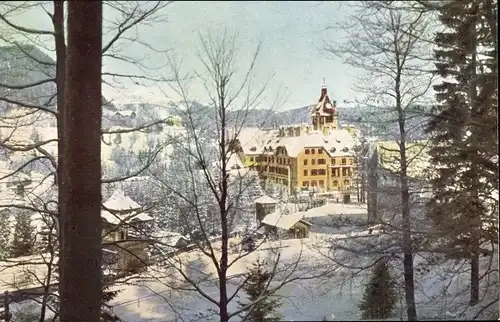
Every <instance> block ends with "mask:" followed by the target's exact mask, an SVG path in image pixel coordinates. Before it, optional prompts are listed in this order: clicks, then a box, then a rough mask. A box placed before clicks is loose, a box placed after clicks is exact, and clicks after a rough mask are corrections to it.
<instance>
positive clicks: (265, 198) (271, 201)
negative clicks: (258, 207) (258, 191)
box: [255, 195, 278, 205]
mask: <svg viewBox="0 0 500 322" xmlns="http://www.w3.org/2000/svg"><path fill="white" fill-rule="evenodd" d="M255 203H260V204H264V205H266V204H276V203H278V202H277V201H276V200H274V199H273V198H271V197H269V196H267V195H263V196H262V197H259V198H257V199H255Z"/></svg>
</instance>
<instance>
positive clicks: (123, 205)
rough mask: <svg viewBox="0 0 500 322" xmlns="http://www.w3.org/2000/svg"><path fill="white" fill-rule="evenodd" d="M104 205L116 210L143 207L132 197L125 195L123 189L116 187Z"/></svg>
mask: <svg viewBox="0 0 500 322" xmlns="http://www.w3.org/2000/svg"><path fill="white" fill-rule="evenodd" d="M104 207H106V208H107V209H110V210H116V211H126V210H137V209H140V208H142V206H141V205H139V204H138V203H137V202H135V201H134V200H132V199H131V198H130V197H128V196H125V193H124V192H123V190H121V189H116V190H115V191H114V192H113V194H112V195H111V197H109V199H108V200H107V201H106V202H105V203H104Z"/></svg>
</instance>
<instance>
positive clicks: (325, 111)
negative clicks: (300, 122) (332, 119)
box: [311, 78, 336, 116]
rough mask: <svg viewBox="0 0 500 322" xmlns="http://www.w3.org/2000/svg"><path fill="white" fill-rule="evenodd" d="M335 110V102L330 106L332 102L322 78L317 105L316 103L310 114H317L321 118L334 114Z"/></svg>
mask: <svg viewBox="0 0 500 322" xmlns="http://www.w3.org/2000/svg"><path fill="white" fill-rule="evenodd" d="M335 108H336V102H333V104H332V101H331V100H330V97H329V96H328V89H327V86H326V82H325V79H324V78H323V84H322V85H321V96H320V97H319V100H318V103H316V105H315V106H314V108H313V109H312V111H311V114H313V115H316V114H318V113H319V115H323V116H327V115H332V114H335Z"/></svg>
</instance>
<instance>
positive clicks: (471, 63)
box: [427, 0, 498, 305]
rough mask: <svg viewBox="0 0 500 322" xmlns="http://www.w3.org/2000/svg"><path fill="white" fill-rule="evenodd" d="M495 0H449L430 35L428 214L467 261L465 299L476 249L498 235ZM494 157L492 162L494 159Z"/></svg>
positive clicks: (474, 277) (474, 296) (475, 281)
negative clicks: (432, 94) (433, 100)
mask: <svg viewBox="0 0 500 322" xmlns="http://www.w3.org/2000/svg"><path fill="white" fill-rule="evenodd" d="M496 7H497V6H496V1H494V0H487V1H476V0H467V1H449V2H444V3H443V5H442V6H441V7H440V19H441V22H442V23H443V25H444V26H445V27H446V28H447V30H446V31H444V32H440V33H438V34H437V36H436V43H437V45H438V48H439V49H438V50H436V51H435V59H436V69H437V73H438V74H439V76H441V77H442V79H443V81H442V83H441V84H439V85H437V86H435V87H434V89H435V91H436V92H437V95H436V97H437V101H438V102H439V104H438V105H437V106H436V107H435V111H434V116H433V118H432V119H431V120H430V122H429V124H428V129H427V130H428V132H429V133H431V134H432V138H433V139H432V141H433V142H432V143H433V144H432V149H431V151H430V154H431V157H432V163H433V168H434V169H435V173H434V174H435V175H434V177H433V180H432V184H433V198H432V200H431V202H430V204H429V206H430V207H429V209H430V211H429V212H428V213H429V216H430V217H431V218H432V219H433V221H434V223H435V226H436V228H437V229H436V230H437V234H436V236H437V237H438V239H439V240H441V241H442V242H443V244H444V245H443V249H444V250H445V251H446V252H447V253H448V254H449V255H450V256H453V257H461V258H468V259H469V260H470V263H471V304H472V305H474V304H477V303H478V300H479V276H480V274H479V253H480V252H481V244H482V243H483V242H485V241H494V240H497V236H498V232H497V231H496V229H495V228H493V227H496V225H494V224H493V222H494V220H495V218H496V217H497V216H498V215H497V214H496V215H495V210H494V207H491V206H492V205H493V204H495V203H496V201H495V200H493V199H492V195H491V194H492V191H493V190H495V189H497V188H496V187H497V186H496V182H498V152H497V151H498V138H497V135H496V133H497V127H498V124H497V118H498V116H497V115H498V106H497V97H498V89H497V82H498V78H497V74H498V72H497V71H498V68H497V58H496V54H497V44H496V18H494V17H496ZM495 157H496V161H495Z"/></svg>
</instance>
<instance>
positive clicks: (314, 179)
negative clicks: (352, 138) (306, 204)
mask: <svg viewBox="0 0 500 322" xmlns="http://www.w3.org/2000/svg"><path fill="white" fill-rule="evenodd" d="M313 151H314V153H313ZM297 162H298V168H297V173H298V177H297V187H296V188H297V190H300V189H301V188H302V187H313V186H315V187H318V188H319V191H320V192H327V191H344V190H347V189H349V188H350V187H351V186H352V184H353V178H354V174H355V164H354V157H353V156H351V155H345V156H341V157H330V156H329V155H328V153H327V152H326V151H325V149H323V148H306V149H304V150H303V151H302V152H300V153H299V155H298V157H297Z"/></svg>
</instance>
